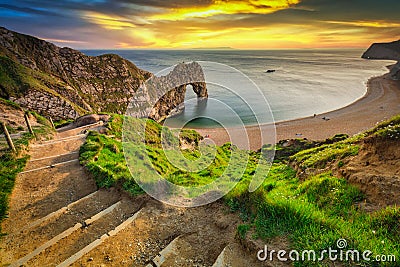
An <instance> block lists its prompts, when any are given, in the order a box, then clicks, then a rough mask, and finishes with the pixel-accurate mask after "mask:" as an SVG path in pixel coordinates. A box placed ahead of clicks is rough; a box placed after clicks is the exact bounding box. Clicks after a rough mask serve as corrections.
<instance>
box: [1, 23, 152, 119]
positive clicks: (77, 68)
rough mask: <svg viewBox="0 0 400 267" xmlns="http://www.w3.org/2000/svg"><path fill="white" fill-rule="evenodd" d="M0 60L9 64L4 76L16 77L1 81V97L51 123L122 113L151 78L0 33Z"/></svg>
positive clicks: (102, 59) (118, 63) (111, 59)
mask: <svg viewBox="0 0 400 267" xmlns="http://www.w3.org/2000/svg"><path fill="white" fill-rule="evenodd" d="M0 57H1V58H2V59H4V60H5V62H7V65H10V64H9V61H10V60H11V61H12V66H10V67H8V68H6V67H7V66H6V67H4V68H3V69H4V72H8V71H12V72H15V73H12V74H10V75H8V77H9V79H4V80H0V96H2V97H6V98H11V97H12V98H13V99H14V100H15V101H16V102H18V103H20V104H21V105H22V106H26V107H27V108H29V109H33V110H36V111H38V112H40V113H42V114H43V113H44V114H45V115H51V116H54V117H55V118H71V116H75V117H76V116H78V115H79V114H82V113H87V112H92V111H93V112H98V111H105V112H114V113H124V112H125V110H126V107H127V105H128V103H129V102H130V98H131V97H132V96H133V95H134V94H135V92H136V91H137V89H138V88H139V86H140V85H141V84H142V83H143V82H144V81H145V80H146V79H148V78H149V77H150V75H151V74H150V73H148V72H146V71H143V70H141V69H139V68H137V67H136V66H135V65H134V64H133V63H131V62H130V61H128V60H125V59H123V58H121V57H120V56H118V55H112V54H109V55H102V56H98V57H90V56H86V55H84V54H83V53H81V52H79V51H76V50H73V49H70V48H65V47H64V48H60V47H57V46H55V45H53V44H51V43H49V42H46V41H43V40H40V39H37V38H35V37H32V36H27V35H23V34H19V33H16V32H12V31H9V30H7V29H5V28H0ZM3 65H4V64H3ZM2 67H3V66H2ZM10 80H11V82H10ZM22 89H24V90H22ZM35 91H36V92H35ZM36 96H40V98H36ZM46 102H47V103H46ZM67 103H71V104H70V105H68V104H67ZM64 109H66V110H64ZM72 110H74V111H72Z"/></svg>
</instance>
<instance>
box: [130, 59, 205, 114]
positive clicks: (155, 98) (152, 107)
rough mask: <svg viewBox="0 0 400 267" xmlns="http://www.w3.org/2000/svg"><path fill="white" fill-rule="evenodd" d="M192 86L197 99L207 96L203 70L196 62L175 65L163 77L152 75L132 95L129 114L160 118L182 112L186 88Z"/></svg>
mask: <svg viewBox="0 0 400 267" xmlns="http://www.w3.org/2000/svg"><path fill="white" fill-rule="evenodd" d="M188 85H191V86H192V88H193V91H194V92H195V93H196V94H197V97H198V99H199V101H202V100H205V99H206V98H207V97H208V91H207V86H206V82H205V77H204V73H203V69H202V68H201V66H200V64H198V63H197V62H192V63H188V64H184V63H181V64H178V65H176V66H175V67H174V69H173V70H172V71H171V72H170V73H169V74H168V75H166V76H161V77H157V76H152V77H151V78H150V79H149V80H148V81H147V82H146V83H145V84H143V85H142V86H141V87H140V88H139V90H138V91H137V93H136V94H135V96H134V97H133V98H132V101H131V104H130V106H129V108H128V114H129V115H130V116H133V117H136V118H143V117H149V118H151V119H153V120H155V121H158V122H160V121H162V120H164V119H165V118H167V117H169V116H173V115H176V114H178V113H180V112H182V111H183V109H184V100H185V94H186V88H187V86H188Z"/></svg>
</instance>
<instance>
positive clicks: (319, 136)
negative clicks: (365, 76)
mask: <svg viewBox="0 0 400 267" xmlns="http://www.w3.org/2000/svg"><path fill="white" fill-rule="evenodd" d="M397 114H400V81H395V80H392V79H391V78H390V74H389V73H386V74H384V75H382V76H377V77H371V78H370V79H369V80H368V82H367V90H366V93H365V94H364V95H363V96H362V97H360V98H358V99H357V100H355V101H354V102H353V103H351V104H349V105H347V106H344V107H342V108H339V109H335V110H332V111H328V112H325V113H322V114H317V115H316V117H314V116H309V117H303V118H298V119H293V120H285V121H279V122H276V123H274V124H263V125H259V126H258V125H253V126H246V127H245V129H246V131H247V135H248V137H249V140H250V149H251V150H257V149H259V148H260V147H261V146H262V145H263V144H264V143H271V142H272V140H270V139H272V138H267V139H269V140H267V142H265V141H264V142H262V140H261V139H262V138H261V131H263V132H264V131H266V130H269V131H271V129H272V130H273V126H274V125H275V128H276V140H275V143H276V142H278V141H280V140H286V139H296V138H306V139H308V140H325V139H327V138H330V137H332V136H334V135H335V134H342V133H344V134H348V135H350V136H351V135H354V134H357V133H360V132H363V131H366V130H368V129H370V128H372V127H374V126H375V125H376V124H377V123H379V122H381V121H384V120H387V119H390V118H391V117H393V116H395V115H397ZM323 118H325V120H324V119H323ZM228 129H229V131H230V132H231V134H235V133H236V132H237V131H238V129H239V128H235V127H232V128H228ZM193 130H196V131H197V132H199V133H200V134H201V135H203V136H205V135H209V136H210V139H212V141H213V142H214V143H215V144H217V145H223V144H225V143H226V142H229V141H230V138H229V135H228V134H227V131H226V130H225V129H223V128H202V129H193ZM246 142H247V141H246ZM235 144H236V145H237V146H239V147H241V148H244V149H245V148H246V147H247V145H246V144H245V142H244V141H243V144H242V143H240V142H238V143H235Z"/></svg>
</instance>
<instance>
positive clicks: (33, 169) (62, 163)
mask: <svg viewBox="0 0 400 267" xmlns="http://www.w3.org/2000/svg"><path fill="white" fill-rule="evenodd" d="M75 162H79V159H71V160H67V161H64V162H58V163H54V164H51V165H47V166H42V167H38V168H32V169H30V168H28V169H27V170H25V171H23V172H21V173H20V174H26V173H30V172H37V171H42V170H44V169H49V168H54V167H57V166H60V165H66V164H70V163H75Z"/></svg>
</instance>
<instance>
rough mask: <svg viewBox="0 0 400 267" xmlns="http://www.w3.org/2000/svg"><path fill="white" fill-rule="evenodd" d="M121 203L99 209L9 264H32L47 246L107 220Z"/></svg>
mask: <svg viewBox="0 0 400 267" xmlns="http://www.w3.org/2000/svg"><path fill="white" fill-rule="evenodd" d="M120 204H121V201H119V202H117V203H115V204H113V205H111V206H110V207H108V208H106V209H104V210H102V211H100V212H99V213H97V214H95V215H93V216H92V217H90V218H88V219H86V220H85V221H83V222H78V223H76V224H75V225H74V226H72V227H70V228H68V229H66V230H65V231H63V232H62V233H60V234H58V235H56V236H55V237H53V238H51V239H50V240H48V241H46V242H44V243H43V244H41V245H40V246H39V247H37V248H36V249H35V250H33V251H32V252H30V253H28V254H27V255H25V256H24V257H22V258H20V259H18V260H17V261H15V262H14V263H12V264H11V265H10V266H11V267H12V266H21V265H25V264H26V265H28V266H32V264H33V263H36V262H37V261H36V260H35V258H36V257H41V255H42V254H43V253H44V252H45V251H46V250H47V249H49V248H51V247H54V246H59V245H58V242H62V241H64V240H67V239H68V238H69V236H73V235H76V233H77V232H82V231H83V230H82V229H84V228H89V227H91V225H95V224H96V223H97V222H98V221H101V220H105V218H106V220H109V219H110V218H109V216H110V214H112V213H114V211H115V210H116V209H117V207H118V206H119V205H120ZM54 259H57V257H55V258H50V260H54ZM37 266H42V264H41V263H39V264H38V265H37Z"/></svg>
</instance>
